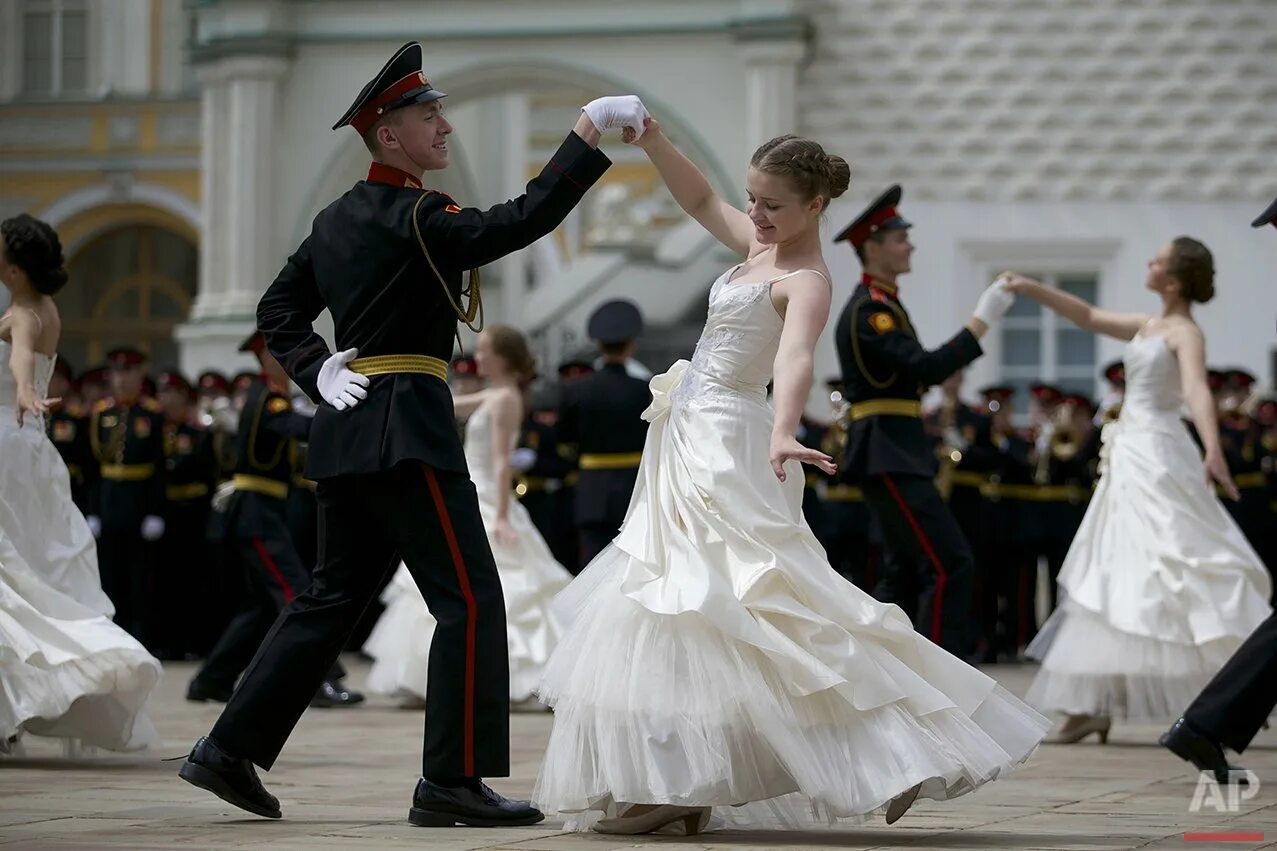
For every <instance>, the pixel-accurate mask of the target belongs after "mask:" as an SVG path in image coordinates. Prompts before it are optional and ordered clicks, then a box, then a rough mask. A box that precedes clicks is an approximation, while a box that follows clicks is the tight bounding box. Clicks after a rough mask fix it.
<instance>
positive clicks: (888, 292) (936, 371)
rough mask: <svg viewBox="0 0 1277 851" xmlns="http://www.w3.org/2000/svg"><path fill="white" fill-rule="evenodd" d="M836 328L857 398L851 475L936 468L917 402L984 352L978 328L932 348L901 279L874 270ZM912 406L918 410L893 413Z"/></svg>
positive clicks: (846, 378) (850, 391) (846, 377)
mask: <svg viewBox="0 0 1277 851" xmlns="http://www.w3.org/2000/svg"><path fill="white" fill-rule="evenodd" d="M835 333H836V335H837V337H836V342H837V346H838V360H839V362H840V363H841V365H842V374H843V382H844V384H845V385H846V389H845V394H846V397H847V401H848V402H849V403H850V404H851V426H850V429H849V433H848V439H847V456H846V458H845V459H844V462H843V463H844V466H845V467H846V469H847V475H848V478H849V479H850V480H851V481H859V480H860V479H862V478H864V477H866V476H876V475H882V474H884V473H903V474H908V475H916V476H933V475H935V472H936V461H935V456H934V454H933V452H932V451H931V448H930V443H929V441H928V440H927V436H926V433H925V431H924V429H923V424H922V418H921V413H920V412H919V411H917V406H918V403H919V401H920V400H921V398H922V394H923V392H925V391H926V389H927V388H928V387H930V386H931V385H933V384H938V383H940V382H941V381H943V380H944V379H945V378H947V377H949V376H950V375H952V374H953V373H954V372H956V371H957V370H958V369H960V368H962V367H963V366H966V365H967V364H968V363H970V362H971V361H973V360H975V359H976V358H977V357H979V356H980V354H981V352H982V349H981V348H980V343H979V342H977V340H976V338H975V335H974V334H972V333H971V332H970V331H969V330H967V329H965V328H964V329H963V330H962V331H960V332H959V333H958V334H957V335H956V336H954V337H953V339H951V340H949V341H948V342H947V343H945V344H944V345H943V346H941V347H940V348H939V349H935V350H934V351H927V350H926V349H924V348H923V347H922V344H921V343H919V342H918V334H917V332H915V331H914V329H913V323H912V322H911V321H910V320H909V314H908V313H906V312H905V309H904V306H903V305H901V304H900V301H899V299H898V298H897V290H896V287H895V286H894V285H891V284H887V283H885V282H882V281H878V280H875V279H873V278H870V277H869V276H867V275H866V276H865V277H864V278H862V279H861V283H860V286H858V287H856V289H855V291H854V292H853V293H852V295H851V300H850V301H849V302H847V306H846V307H845V308H843V311H842V315H841V316H839V318H838V324H837V326H836V328H835ZM884 403H885V404H884ZM910 408H912V409H914V411H913V412H912V413H892V411H897V412H901V411H908V410H909V409H910Z"/></svg>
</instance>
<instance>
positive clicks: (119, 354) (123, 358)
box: [106, 346, 147, 369]
mask: <svg viewBox="0 0 1277 851" xmlns="http://www.w3.org/2000/svg"><path fill="white" fill-rule="evenodd" d="M146 360H147V358H146V355H144V354H142V353H141V352H140V351H138V350H137V349H134V348H131V347H129V346H120V347H119V348H115V349H111V351H109V352H107V353H106V362H107V364H108V365H109V366H110V367H112V368H113V369H125V368H127V367H131V366H141V365H142V364H144V363H146Z"/></svg>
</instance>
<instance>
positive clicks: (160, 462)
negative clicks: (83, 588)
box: [89, 348, 165, 650]
mask: <svg viewBox="0 0 1277 851" xmlns="http://www.w3.org/2000/svg"><path fill="white" fill-rule="evenodd" d="M106 357H107V362H108V364H109V365H110V369H109V377H110V382H111V394H112V395H111V396H110V397H108V398H106V399H102V400H100V401H99V402H97V403H96V404H95V405H94V406H93V411H92V413H91V414H90V418H89V443H90V446H91V448H92V451H93V459H94V462H95V463H96V464H97V467H98V471H99V481H98V486H97V488H96V491H95V493H94V494H93V495H92V496H91V497H90V512H91V513H90V515H89V526H90V528H92V529H93V530H94V531H95V533H96V534H98V569H99V571H100V572H101V575H102V590H104V591H106V593H107V596H109V597H110V598H111V602H112V603H114V604H115V622H116V623H118V624H119V625H120V626H122V627H124V628H125V629H126V630H128V631H129V632H130V633H131V634H132V635H133V637H134V638H136V639H137V640H138V641H140V642H142V644H143V645H145V646H146V647H147V649H148V650H149V649H151V648H152V646H153V638H154V636H153V635H151V634H150V633H151V632H152V629H151V627H152V625H153V622H154V621H155V619H156V618H157V617H158V616H159V614H160V612H159V609H158V607H155V606H152V605H151V603H150V590H151V589H150V585H151V575H150V571H151V564H152V556H153V555H154V553H153V552H152V547H151V546H150V545H151V544H152V543H153V542H155V541H158V540H159V539H160V537H161V536H163V534H164V520H163V518H162V514H163V507H164V479H165V472H164V417H163V415H162V414H161V413H160V408H159V405H157V404H156V403H155V401H154V400H153V399H145V398H143V397H142V383H143V378H144V375H143V371H142V370H143V366H144V365H145V363H146V356H145V355H143V354H142V353H141V352H139V351H137V350H136V349H130V348H118V349H113V350H112V351H110V352H109V353H107V356H106Z"/></svg>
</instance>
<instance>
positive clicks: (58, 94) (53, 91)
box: [14, 0, 94, 100]
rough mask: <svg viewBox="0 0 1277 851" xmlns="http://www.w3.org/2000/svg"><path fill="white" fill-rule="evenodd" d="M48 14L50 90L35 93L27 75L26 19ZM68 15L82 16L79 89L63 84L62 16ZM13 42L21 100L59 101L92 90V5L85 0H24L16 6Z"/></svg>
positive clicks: (63, 43) (83, 94)
mask: <svg viewBox="0 0 1277 851" xmlns="http://www.w3.org/2000/svg"><path fill="white" fill-rule="evenodd" d="M40 13H45V14H48V15H49V58H48V62H49V88H48V89H47V90H43V89H42V90H40V91H35V90H33V89H31V88H30V85H29V77H28V74H27V42H26V26H27V17H28V16H29V15H32V14H40ZM67 13H79V14H82V15H83V16H84V56H83V62H84V84H83V86H82V87H79V88H75V89H68V88H67V87H66V85H65V80H64V79H63V78H64V71H65V70H66V69H65V68H64V65H65V55H66V52H65V47H66V45H65V42H64V38H63V36H64V32H63V31H64V16H65V15H66V14H67ZM17 17H18V19H17V21H15V24H16V26H15V27H14V29H15V30H16V41H17V46H18V48H19V50H18V53H19V57H18V59H17V67H16V69H15V70H16V71H17V87H16V88H17V94H18V96H19V97H21V98H27V99H32V100H38V99H41V98H62V97H75V96H85V95H88V93H89V92H90V90H91V88H92V77H93V56H92V53H93V25H94V24H93V6H92V4H90V3H88V2H87V0H24V2H22V3H21V4H20V6H19V7H18V12H17Z"/></svg>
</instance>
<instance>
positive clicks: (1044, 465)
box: [1033, 403, 1082, 485]
mask: <svg viewBox="0 0 1277 851" xmlns="http://www.w3.org/2000/svg"><path fill="white" fill-rule="evenodd" d="M1074 408H1075V406H1074V405H1072V404H1069V403H1064V404H1061V405H1059V406H1058V407H1057V408H1056V409H1055V411H1054V413H1052V414H1051V419H1050V420H1049V421H1047V423H1046V424H1045V425H1044V426H1043V428H1044V429H1045V430H1046V431H1047V436H1046V441H1045V445H1043V443H1042V441H1041V440H1039V445H1038V457H1037V465H1036V467H1035V468H1034V470H1033V481H1035V482H1036V483H1037V484H1039V485H1048V484H1050V483H1051V459H1052V458H1054V459H1055V460H1057V461H1068V460H1071V459H1072V458H1073V457H1074V456H1075V455H1077V453H1078V452H1079V451H1080V450H1081V449H1082V436H1081V435H1080V434H1078V430H1077V427H1076V426H1075V425H1074V424H1073V413H1074Z"/></svg>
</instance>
